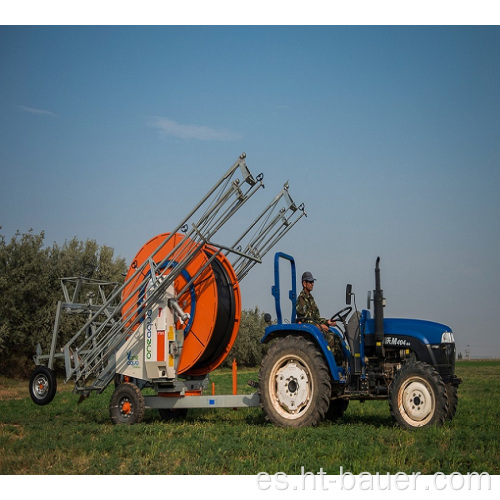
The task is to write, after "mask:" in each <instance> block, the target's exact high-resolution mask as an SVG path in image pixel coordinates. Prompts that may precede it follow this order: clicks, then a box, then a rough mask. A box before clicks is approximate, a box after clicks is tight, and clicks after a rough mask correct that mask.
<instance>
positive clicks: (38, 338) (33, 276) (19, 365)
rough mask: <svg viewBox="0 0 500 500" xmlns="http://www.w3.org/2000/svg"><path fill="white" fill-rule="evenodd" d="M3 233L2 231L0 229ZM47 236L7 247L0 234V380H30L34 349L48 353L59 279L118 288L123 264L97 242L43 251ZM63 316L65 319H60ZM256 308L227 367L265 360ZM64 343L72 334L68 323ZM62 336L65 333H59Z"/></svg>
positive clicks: (16, 240)
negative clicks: (109, 283) (106, 283)
mask: <svg viewBox="0 0 500 500" xmlns="http://www.w3.org/2000/svg"><path fill="white" fill-rule="evenodd" d="M0 230H1V227H0ZM44 240H45V234H44V232H43V231H42V232H40V233H39V234H36V233H34V232H33V230H29V231H28V232H26V233H20V232H19V231H18V232H17V233H16V234H15V235H14V236H13V237H12V238H11V239H10V240H9V241H7V240H6V238H5V236H4V235H3V234H1V233H0V374H1V375H5V376H28V375H29V374H30V373H31V371H32V370H33V368H34V363H33V355H34V354H35V350H36V346H37V344H38V343H40V344H41V346H42V350H43V351H44V352H48V349H49V347H50V342H51V339H52V329H53V325H54V319H55V311H56V306H57V302H58V301H59V300H61V299H62V288H61V281H60V280H61V278H65V277H85V278H92V279H97V280H103V281H114V282H117V283H122V282H123V280H124V275H125V273H126V271H127V264H126V262H125V259H123V258H120V257H115V254H114V253H115V252H114V249H113V248H111V247H109V246H106V245H99V244H98V243H97V242H96V241H95V240H90V239H88V240H86V241H81V240H79V239H78V238H76V237H74V238H73V239H71V240H69V241H66V242H64V244H62V245H58V244H57V243H53V244H52V245H51V246H46V245H45V242H44ZM63 316H64V315H63ZM263 316H264V315H263V313H261V312H260V311H259V310H258V309H257V308H255V309H253V310H244V311H242V315H241V326H240V331H239V334H238V338H237V340H236V342H235V344H234V346H233V349H232V350H231V353H230V354H229V356H228V358H227V360H226V362H225V364H226V365H230V363H231V362H232V360H233V359H234V358H236V360H237V362H238V364H239V365H240V366H257V365H258V364H259V363H260V361H261V359H262V356H263V354H264V349H265V348H264V346H262V345H261V344H260V343H259V340H260V338H261V337H262V335H263V332H264V328H265V323H264V318H263ZM65 321H67V332H65V335H67V339H64V338H63V339H61V342H62V343H63V344H64V343H65V342H66V341H67V340H69V338H70V337H71V335H72V334H73V333H74V331H73V330H72V328H71V321H72V320H71V318H67V319H66V320H65ZM61 330H63V331H64V329H63V328H61Z"/></svg>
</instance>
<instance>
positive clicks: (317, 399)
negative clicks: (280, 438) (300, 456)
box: [258, 335, 331, 427]
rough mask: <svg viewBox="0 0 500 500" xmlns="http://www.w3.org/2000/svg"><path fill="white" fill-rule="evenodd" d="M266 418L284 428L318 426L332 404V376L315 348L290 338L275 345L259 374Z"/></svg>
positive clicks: (301, 338) (261, 398) (306, 341)
mask: <svg viewBox="0 0 500 500" xmlns="http://www.w3.org/2000/svg"><path fill="white" fill-rule="evenodd" d="M258 392H259V396H260V401H261V407H262V409H263V410H264V413H265V415H266V419H267V420H269V421H270V422H272V423H273V424H275V425H278V426H281V427H303V426H310V425H317V424H318V423H320V422H321V421H322V420H323V419H324V418H325V415H326V411H327V410H328V406H329V404H330V394H331V382H330V373H329V371H328V367H327V364H326V361H325V359H324V358H323V356H322V354H321V352H320V351H319V349H318V348H317V347H316V345H315V344H314V343H313V342H311V341H310V340H307V339H305V338H304V337H300V336H292V335H289V336H287V337H283V338H279V339H277V340H275V341H274V342H273V344H272V345H271V347H270V348H269V351H268V352H267V354H266V356H265V357H264V359H263V360H262V363H261V367H260V371H259V391H258Z"/></svg>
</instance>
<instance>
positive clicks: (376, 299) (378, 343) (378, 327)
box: [373, 257, 385, 358]
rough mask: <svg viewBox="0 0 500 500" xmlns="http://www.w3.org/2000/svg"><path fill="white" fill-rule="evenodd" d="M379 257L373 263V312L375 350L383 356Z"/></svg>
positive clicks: (382, 309)
mask: <svg viewBox="0 0 500 500" xmlns="http://www.w3.org/2000/svg"><path fill="white" fill-rule="evenodd" d="M379 264H380V257H377V262H376V264H375V290H374V291H373V314H374V316H375V318H374V321H375V351H376V354H377V357H379V358H383V357H384V356H385V352H384V292H383V290H382V289H381V288H380V268H379Z"/></svg>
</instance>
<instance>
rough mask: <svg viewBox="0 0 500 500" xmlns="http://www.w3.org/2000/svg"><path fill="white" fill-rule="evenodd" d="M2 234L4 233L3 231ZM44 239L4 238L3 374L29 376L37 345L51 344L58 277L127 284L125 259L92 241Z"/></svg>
mask: <svg viewBox="0 0 500 500" xmlns="http://www.w3.org/2000/svg"><path fill="white" fill-rule="evenodd" d="M0 229H1V228H0ZM44 237H45V234H44V232H43V231H42V232H41V233H40V234H34V233H33V231H32V230H30V231H28V232H27V233H24V234H21V233H20V232H19V231H18V232H17V233H16V234H15V235H14V236H13V237H12V238H11V240H10V241H9V242H6V240H5V237H4V236H3V235H1V234H0V373H4V374H7V375H25V374H27V373H29V371H31V369H32V365H31V361H30V360H31V358H32V356H33V354H34V353H35V348H36V345H37V343H39V342H40V343H41V344H42V345H43V346H47V345H50V339H51V337H52V327H53V322H54V314H55V308H56V304H57V301H58V300H60V299H61V296H62V293H61V283H60V278H63V277H70V276H84V277H87V278H95V279H101V280H107V281H118V282H121V281H123V276H122V273H123V272H124V271H126V265H125V261H124V259H121V258H118V259H116V258H114V251H113V249H112V248H110V247H107V246H99V245H98V244H97V243H96V242H95V241H94V240H87V241H85V242H82V241H79V240H78V239H77V238H73V239H72V240H70V241H69V242H65V243H64V244H63V245H62V246H59V245H57V244H56V243H54V244H53V245H52V247H45V246H44Z"/></svg>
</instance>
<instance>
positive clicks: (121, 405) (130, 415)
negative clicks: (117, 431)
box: [109, 382, 146, 425]
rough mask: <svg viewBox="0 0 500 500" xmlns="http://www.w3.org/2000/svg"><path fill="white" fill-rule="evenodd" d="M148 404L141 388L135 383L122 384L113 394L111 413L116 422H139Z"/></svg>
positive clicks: (110, 405) (110, 406) (117, 423)
mask: <svg viewBox="0 0 500 500" xmlns="http://www.w3.org/2000/svg"><path fill="white" fill-rule="evenodd" d="M145 409H146V405H145V402H144V396H143V395H142V392H141V390H140V389H139V387H137V386H136V385H135V384H131V383H130V382H124V383H122V384H120V385H119V386H118V387H117V388H116V389H115V392H113V395H112V396H111V402H110V404H109V414H110V417H111V420H112V421H113V423H114V424H116V425H119V424H128V425H131V424H137V423H139V422H141V421H142V419H143V417H144V411H145Z"/></svg>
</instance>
